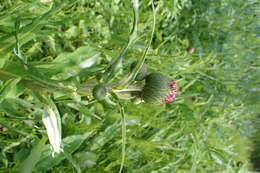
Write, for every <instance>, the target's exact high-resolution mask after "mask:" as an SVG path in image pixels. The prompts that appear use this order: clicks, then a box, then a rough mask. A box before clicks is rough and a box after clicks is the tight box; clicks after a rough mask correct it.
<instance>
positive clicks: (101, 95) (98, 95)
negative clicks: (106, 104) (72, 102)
mask: <svg viewBox="0 0 260 173" xmlns="http://www.w3.org/2000/svg"><path fill="white" fill-rule="evenodd" d="M92 94H93V97H94V98H95V99H97V100H98V101H102V100H104V99H105V98H106V95H107V89H106V87H105V86H104V85H102V84H100V85H96V86H95V87H94V88H93V90H92Z"/></svg>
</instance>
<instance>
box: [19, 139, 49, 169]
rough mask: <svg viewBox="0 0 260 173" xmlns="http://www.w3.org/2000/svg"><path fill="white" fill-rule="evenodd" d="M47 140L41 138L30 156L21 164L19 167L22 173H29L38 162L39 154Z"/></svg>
mask: <svg viewBox="0 0 260 173" xmlns="http://www.w3.org/2000/svg"><path fill="white" fill-rule="evenodd" d="M46 140H47V138H46V137H43V138H42V139H41V140H40V141H39V142H38V144H37V145H36V146H34V147H33V148H32V150H31V152H30V155H29V156H28V157H27V158H26V159H25V160H24V161H23V162H22V163H21V165H20V167H21V170H22V171H23V172H24V173H30V172H31V171H32V170H33V168H34V167H35V165H36V163H37V162H38V161H39V160H40V157H41V152H42V151H43V149H44V146H45V142H46Z"/></svg>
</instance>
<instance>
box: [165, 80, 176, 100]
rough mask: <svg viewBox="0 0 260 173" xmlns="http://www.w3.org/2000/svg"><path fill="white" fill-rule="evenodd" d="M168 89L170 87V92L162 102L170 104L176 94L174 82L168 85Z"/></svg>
mask: <svg viewBox="0 0 260 173" xmlns="http://www.w3.org/2000/svg"><path fill="white" fill-rule="evenodd" d="M170 87H171V92H170V94H169V95H168V96H167V98H166V99H165V100H164V101H163V102H164V103H170V102H172V101H173V100H174V98H175V97H176V93H177V83H176V81H172V82H171V83H170Z"/></svg>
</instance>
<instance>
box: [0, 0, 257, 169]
mask: <svg viewBox="0 0 260 173" xmlns="http://www.w3.org/2000/svg"><path fill="white" fill-rule="evenodd" d="M154 3H155V7H156V10H157V11H156V28H155V35H154V38H153V42H152V45H151V48H150V49H149V51H148V55H147V60H146V63H147V64H148V65H149V66H150V67H151V70H152V71H160V72H162V73H164V74H167V75H168V76H171V77H172V78H174V79H176V80H177V81H178V86H179V90H178V97H177V99H176V100H175V102H173V103H171V104H167V105H148V104H140V105H135V104H133V103H131V102H129V101H124V102H123V104H124V105H125V115H126V125H127V126H126V127H127V145H126V158H125V159H126V160H125V164H124V169H123V172H125V173H126V172H129V173H130V172H134V173H139V172H140V173H146V172H147V173H148V172H149V173H150V172H151V173H171V172H177V173H182V172H183V173H184V172H203V173H204V172H227V173H232V172H241V173H242V172H252V171H257V170H259V169H260V167H259V162H260V152H259V148H258V146H259V143H260V141H259V122H260V121H259V113H260V112H259V106H260V105H259V98H260V97H259V83H260V81H259V79H260V73H259V50H260V49H259V43H260V39H259V34H260V32H259V31H260V30H259V29H260V26H259V5H260V4H259V2H258V1H257V0H214V1H210V0H200V1H197V0H161V1H155V2H154ZM52 4H53V2H52V1H49V0H40V1H32V0H4V1H1V2H0V37H1V39H0V45H1V46H0V72H1V73H0V75H2V74H3V73H5V74H7V73H8V74H9V75H10V74H11V75H12V76H13V78H12V79H9V80H6V79H4V77H3V75H2V78H1V76H0V79H1V81H0V86H1V90H0V96H1V97H0V119H1V120H0V148H1V157H0V171H1V172H19V171H21V170H23V171H24V172H26V171H27V172H29V171H32V172H76V170H79V168H80V169H81V170H82V172H89V173H90V172H93V173H94V172H95V173H97V172H100V173H102V172H118V171H119V167H120V162H121V147H122V137H121V115H120V112H119V110H118V109H117V108H114V107H111V106H107V105H104V104H101V103H98V102H93V99H92V98H91V96H88V95H73V94H68V93H67V94H64V93H61V92H60V91H58V90H55V92H53V94H52V95H51V98H52V99H53V101H54V103H55V105H56V106H57V108H58V110H59V112H60V115H61V120H62V138H63V143H64V148H65V150H66V151H68V153H69V154H70V155H71V156H72V157H71V160H68V159H66V158H65V156H63V155H57V156H55V157H51V150H50V146H49V144H48V142H46V141H47V134H46V132H45V128H44V126H43V123H42V121H41V116H42V114H43V112H44V109H43V108H42V105H41V103H40V102H39V101H38V100H37V99H35V93H34V92H33V91H32V90H31V88H32V87H30V86H28V84H26V82H24V81H23V80H24V79H26V80H30V81H33V82H35V83H38V84H39V83H40V84H43V85H46V87H47V88H52V87H53V86H55V85H56V84H57V83H55V82H54V80H58V81H61V82H63V84H64V85H68V86H71V87H78V86H79V85H80V84H82V83H85V82H86V83H87V82H88V81H89V80H90V79H93V78H98V77H99V75H98V74H100V70H101V69H103V68H105V67H106V66H107V65H108V64H109V63H110V62H111V60H112V59H113V58H114V57H116V56H117V55H118V53H119V51H120V50H121V49H122V47H123V46H124V45H125V44H126V42H127V37H128V35H129V31H130V28H131V24H132V21H133V13H132V12H133V10H132V7H131V2H130V1H120V0H115V1H110V0H107V1H85V0H77V1H68V0H67V1H66V0H65V1H56V5H55V6H54V7H53V8H52V9H51V6H52ZM139 17H140V19H139V23H138V36H137V40H136V41H135V42H134V44H133V45H131V47H130V48H129V49H128V51H127V54H126V55H125V57H124V61H123V66H122V68H121V69H120V74H118V77H121V76H124V75H125V74H126V73H127V71H128V70H129V68H128V67H129V64H130V63H131V62H133V61H134V60H136V59H138V58H140V57H141V54H142V52H143V50H144V48H145V44H146V41H147V40H148V37H149V35H150V34H151V26H152V10H151V1H141V3H140V12H139ZM17 21H20V29H19V32H18V38H19V44H20V49H21V50H22V54H23V55H25V56H26V57H27V58H28V62H29V64H30V65H32V67H33V68H34V70H35V71H31V72H32V74H28V72H26V71H24V67H23V65H21V64H20V61H19V60H18V59H17V57H16V56H15V55H14V53H13V48H14V47H15V46H16V40H15V37H14V34H15V31H16V30H15V23H16V22H17ZM192 47H194V48H196V50H195V52H190V49H191V48H192ZM93 56H97V57H98V61H97V62H96V63H95V65H94V66H92V67H90V68H86V69H81V68H79V67H78V64H79V63H80V62H82V61H83V60H84V59H87V58H90V57H93ZM28 170H29V171H28Z"/></svg>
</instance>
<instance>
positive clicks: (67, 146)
mask: <svg viewBox="0 0 260 173" xmlns="http://www.w3.org/2000/svg"><path fill="white" fill-rule="evenodd" d="M92 133H93V131H92V132H89V133H85V134H81V135H73V136H68V137H66V138H64V139H63V149H64V151H66V152H67V153H69V154H71V153H73V152H74V151H75V150H77V149H78V148H79V147H80V145H81V144H82V143H83V142H84V141H85V140H86V139H87V138H89V137H90V136H91V135H92ZM65 158H66V156H65V155H64V154H63V153H58V154H55V155H54V157H52V150H51V147H50V145H47V146H45V147H44V149H43V152H42V155H41V158H40V161H39V162H38V163H37V165H36V170H38V171H47V170H49V169H51V168H52V167H54V166H55V165H58V164H59V163H60V162H61V161H62V160H64V159H65Z"/></svg>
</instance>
